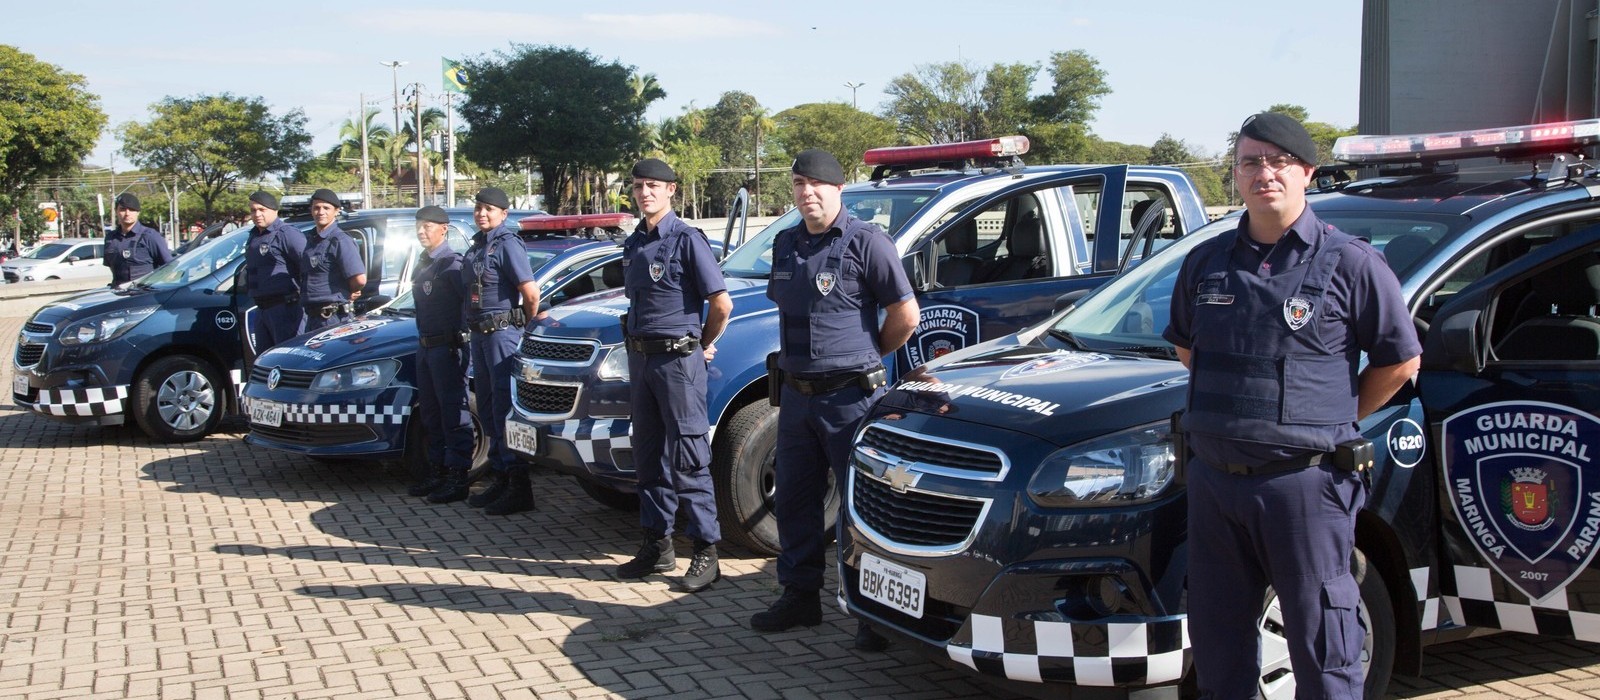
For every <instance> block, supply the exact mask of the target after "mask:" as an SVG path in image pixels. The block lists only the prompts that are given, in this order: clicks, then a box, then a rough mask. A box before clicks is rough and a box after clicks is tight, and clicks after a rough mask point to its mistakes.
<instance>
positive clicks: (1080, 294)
mask: <svg viewBox="0 0 1600 700" xmlns="http://www.w3.org/2000/svg"><path fill="white" fill-rule="evenodd" d="M1089 292H1090V290H1088V289H1074V290H1072V291H1070V292H1067V293H1066V294H1063V295H1061V296H1058V297H1056V303H1055V306H1053V307H1051V313H1057V314H1058V313H1061V312H1062V311H1066V310H1067V309H1070V308H1072V307H1074V306H1077V305H1078V300H1079V299H1082V298H1084V297H1086V296H1088V295H1089Z"/></svg>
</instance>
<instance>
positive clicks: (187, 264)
mask: <svg viewBox="0 0 1600 700" xmlns="http://www.w3.org/2000/svg"><path fill="white" fill-rule="evenodd" d="M249 237H250V229H249V227H243V228H237V229H234V230H232V231H229V232H227V233H224V234H222V235H221V236H218V237H216V238H213V239H211V240H210V241H208V242H206V243H203V244H201V245H200V247H199V248H195V249H194V250H191V251H189V252H188V253H186V254H185V255H184V256H183V257H180V258H176V259H174V260H173V261H172V262H169V263H167V264H165V265H162V266H161V267H160V269H157V270H156V271H155V272H152V273H150V274H148V275H145V276H144V277H141V278H139V280H138V284H139V285H140V286H145V287H154V288H156V289H175V288H177V287H182V286H184V285H186V284H189V283H190V282H193V281H195V280H197V279H200V278H202V277H205V276H207V275H209V274H211V273H213V272H216V271H217V270H220V269H222V268H224V267H227V265H228V263H230V262H233V261H234V260H236V259H238V258H239V256H241V255H243V254H244V244H245V241H246V240H248V239H249Z"/></svg>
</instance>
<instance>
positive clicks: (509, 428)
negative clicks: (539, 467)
mask: <svg viewBox="0 0 1600 700" xmlns="http://www.w3.org/2000/svg"><path fill="white" fill-rule="evenodd" d="M506 447H509V448H511V449H513V450H516V451H518V452H522V453H525V454H528V455H531V456H538V454H539V429H538V428H535V427H533V426H531V425H524V424H522V423H518V422H516V421H512V420H508V421H506Z"/></svg>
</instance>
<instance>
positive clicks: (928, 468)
mask: <svg viewBox="0 0 1600 700" xmlns="http://www.w3.org/2000/svg"><path fill="white" fill-rule="evenodd" d="M868 430H886V431H888V432H891V433H895V434H898V435H900V436H901V437H905V438H908V439H912V440H921V441H923V442H932V443H939V444H946V445H955V446H957V447H964V448H966V449H969V450H973V451H976V452H988V453H990V454H993V455H994V456H996V457H999V458H1000V471H998V472H995V473H990V472H987V471H977V470H974V469H959V468H956V467H946V466H940V465H937V464H928V463H927V462H917V461H907V460H905V459H903V458H901V457H900V456H899V455H890V454H887V453H884V452H881V451H879V450H878V449H877V448H873V447H864V446H862V445H861V444H860V443H861V438H863V437H866V434H867V431H868ZM855 442H856V446H855V448H854V450H853V451H854V452H855V454H856V455H857V456H858V457H860V458H862V461H867V462H870V463H875V464H881V465H883V466H884V467H888V466H891V465H893V464H896V463H899V462H907V465H908V466H910V467H912V468H913V469H915V470H916V471H919V472H922V473H924V474H938V475H940V476H948V477H951V478H955V479H968V480H972V481H996V482H997V481H1004V480H1005V478H1006V475H1007V474H1009V473H1011V459H1010V458H1009V457H1007V456H1006V453H1005V452H1002V451H1000V450H998V449H995V448H993V447H990V446H988V445H980V444H978V443H975V442H965V441H962V440H952V439H950V438H946V437H940V438H934V437H933V436H931V435H927V434H925V433H917V432H912V431H910V430H906V429H904V428H896V427H894V426H891V425H887V424H884V423H869V424H867V425H865V426H862V428H861V433H860V434H859V435H857V436H856V441H855ZM869 452H870V454H869ZM877 471H878V470H873V473H874V474H876V473H877Z"/></svg>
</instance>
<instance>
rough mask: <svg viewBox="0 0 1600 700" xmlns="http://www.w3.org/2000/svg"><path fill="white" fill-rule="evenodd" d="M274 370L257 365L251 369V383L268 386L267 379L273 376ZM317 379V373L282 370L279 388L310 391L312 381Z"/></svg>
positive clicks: (279, 376)
mask: <svg viewBox="0 0 1600 700" xmlns="http://www.w3.org/2000/svg"><path fill="white" fill-rule="evenodd" d="M272 369H273V368H271V367H262V366H261V365H256V366H255V367H252V368H250V382H251V383H252V384H255V383H259V384H260V385H261V386H266V385H267V377H268V376H269V375H271V374H272ZM316 377H317V373H316V372H308V371H306V370H300V369H280V370H278V386H277V388H279V389H308V388H310V387H311V380H313V379H316Z"/></svg>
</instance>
